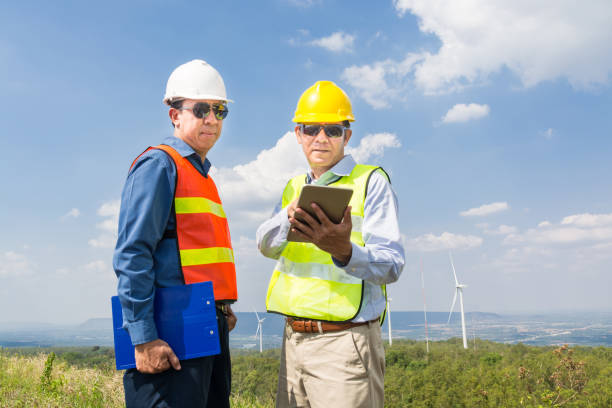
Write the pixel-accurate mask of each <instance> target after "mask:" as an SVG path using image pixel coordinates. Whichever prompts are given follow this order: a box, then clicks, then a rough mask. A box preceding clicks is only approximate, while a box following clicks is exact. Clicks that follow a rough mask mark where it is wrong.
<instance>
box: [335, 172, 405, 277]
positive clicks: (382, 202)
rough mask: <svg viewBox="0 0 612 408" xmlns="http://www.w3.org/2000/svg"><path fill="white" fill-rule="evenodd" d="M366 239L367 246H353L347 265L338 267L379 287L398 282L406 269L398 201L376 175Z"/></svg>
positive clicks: (366, 211) (367, 205)
mask: <svg viewBox="0 0 612 408" xmlns="http://www.w3.org/2000/svg"><path fill="white" fill-rule="evenodd" d="M362 235H363V240H364V242H365V246H359V245H356V244H355V243H353V244H352V245H353V253H352V255H351V259H350V260H349V262H348V263H347V264H346V265H343V264H340V263H339V262H338V261H337V260H336V259H334V260H333V261H334V263H335V264H336V266H339V267H341V268H343V269H344V270H345V271H346V272H347V273H348V274H350V275H352V276H354V277H356V278H359V279H363V280H365V281H368V282H372V283H375V284H378V285H383V284H387V283H392V282H395V281H397V280H398V279H399V276H400V274H401V272H402V269H403V268H404V263H405V255H404V247H403V245H402V242H401V235H400V228H399V217H398V206H397V197H396V196H395V192H394V191H393V188H392V187H391V184H390V183H389V182H388V181H387V179H386V177H385V176H384V175H382V174H381V173H379V172H376V173H374V174H373V175H372V177H371V178H370V182H369V184H368V190H367V194H366V199H365V203H364V218H363V226H362Z"/></svg>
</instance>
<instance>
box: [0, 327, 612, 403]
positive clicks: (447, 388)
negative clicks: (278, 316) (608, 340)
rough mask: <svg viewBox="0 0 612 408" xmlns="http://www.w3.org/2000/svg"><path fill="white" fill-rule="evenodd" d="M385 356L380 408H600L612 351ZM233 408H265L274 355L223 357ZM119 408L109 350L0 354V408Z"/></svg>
mask: <svg viewBox="0 0 612 408" xmlns="http://www.w3.org/2000/svg"><path fill="white" fill-rule="evenodd" d="M430 348H431V352H430V353H429V354H427V353H426V352H425V345H424V343H422V342H415V341H409V340H405V341H397V342H394V344H393V347H392V348H387V350H386V361H387V369H386V375H385V407H388V408H394V407H500V406H506V407H610V406H612V349H611V348H606V347H575V348H571V349H570V348H566V347H534V346H525V345H523V344H516V345H505V344H499V343H493V342H488V341H477V349H476V350H473V349H470V350H463V348H462V346H461V340H460V339H451V340H448V341H441V342H434V343H431V344H430ZM232 353H233V355H232V380H233V381H232V397H231V402H232V406H233V407H238V408H243V407H244V408H246V407H249V408H260V407H273V406H274V397H275V393H276V381H277V375H278V362H279V350H268V351H265V352H264V353H263V354H259V353H256V352H243V351H233V352H232ZM32 406H34V407H68V408H70V407H121V406H123V388H122V372H117V371H116V370H115V369H114V361H113V351H112V349H111V348H104V347H103V348H99V347H94V348H91V347H90V348H53V349H37V348H24V349H6V348H5V349H1V348H0V407H32Z"/></svg>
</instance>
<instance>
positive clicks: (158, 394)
mask: <svg viewBox="0 0 612 408" xmlns="http://www.w3.org/2000/svg"><path fill="white" fill-rule="evenodd" d="M228 101H229V99H228V98H227V96H226V93H225V84H224V82H223V79H222V78H221V75H220V74H219V72H217V70H216V69H215V68H214V67H212V66H211V65H210V64H208V63H207V62H206V61H203V60H193V61H190V62H187V63H185V64H182V65H180V66H179V67H177V68H176V69H175V70H174V71H173V72H172V74H171V75H170V77H169V78H168V82H167V85H166V94H165V96H164V102H165V103H166V104H167V105H168V107H169V109H168V115H169V116H170V120H171V122H172V126H173V135H172V136H168V137H166V138H165V139H164V140H163V142H162V143H161V144H159V145H157V146H154V147H150V148H148V149H147V150H146V151H145V152H144V153H142V154H141V155H140V156H138V157H137V158H136V159H135V160H134V161H133V163H132V166H131V167H130V170H129V172H128V175H127V180H126V182H125V187H124V189H123V193H122V195H121V210H120V212H119V234H118V239H117V246H116V249H115V255H114V258H113V266H114V269H115V273H116V274H117V277H118V285H117V291H118V297H119V300H120V301H121V307H122V311H123V327H124V328H125V329H126V330H127V332H128V333H129V335H130V339H131V341H132V344H133V345H134V348H135V351H134V357H135V361H136V368H133V369H129V370H126V372H125V374H124V376H123V386H124V390H125V402H126V406H127V408H132V407H214V408H218V407H227V408H229V406H230V404H229V397H230V385H231V366H230V354H229V334H228V333H229V331H230V330H232V329H233V328H234V326H235V324H236V316H235V315H234V313H233V312H232V309H231V307H230V304H231V303H233V302H234V301H236V299H237V290H236V271H235V267H234V257H233V251H232V245H231V239H230V235H229V228H228V223H227V220H226V218H225V213H224V211H223V207H222V204H221V200H220V199H219V195H218V192H217V188H216V186H215V183H214V182H213V180H212V178H211V177H210V174H208V171H209V170H210V167H211V163H210V161H209V160H208V158H207V154H208V152H209V151H210V149H212V147H213V146H214V145H215V143H216V142H217V140H218V139H219V137H220V136H221V130H222V128H223V122H224V119H225V118H226V116H227V114H228V109H227V102H228ZM205 281H212V283H213V290H214V297H215V303H216V314H217V316H216V317H217V323H218V330H219V331H218V333H219V340H220V348H221V353H220V354H218V355H214V356H207V357H200V358H193V359H187V360H179V359H178V357H177V356H176V354H175V353H174V350H173V349H172V348H171V347H170V345H168V343H166V342H165V341H164V340H162V339H160V338H159V336H158V330H157V326H156V323H155V319H154V313H155V312H156V311H155V310H154V299H155V291H156V288H159V287H162V288H163V287H171V286H179V285H184V284H190V283H197V282H205ZM177 327H178V326H177ZM202 336H204V334H203V333H202Z"/></svg>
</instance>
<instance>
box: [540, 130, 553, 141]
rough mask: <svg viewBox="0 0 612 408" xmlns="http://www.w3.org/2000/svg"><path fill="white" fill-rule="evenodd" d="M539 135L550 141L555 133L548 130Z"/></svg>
mask: <svg viewBox="0 0 612 408" xmlns="http://www.w3.org/2000/svg"><path fill="white" fill-rule="evenodd" d="M541 134H542V136H544V138H546V139H548V140H550V139H552V138H553V136H554V134H555V131H554V130H553V128H548V129H546V130H545V131H543V132H542V133H541Z"/></svg>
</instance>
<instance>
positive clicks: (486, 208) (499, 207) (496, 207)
mask: <svg viewBox="0 0 612 408" xmlns="http://www.w3.org/2000/svg"><path fill="white" fill-rule="evenodd" d="M509 208H510V206H509V205H508V203H506V202H496V203H491V204H484V205H481V206H480V207H476V208H470V209H469V210H465V211H461V212H460V213H459V214H460V215H461V216H463V217H480V216H483V215H489V214H494V213H497V212H500V211H506V210H507V209H509Z"/></svg>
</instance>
